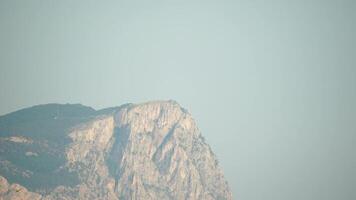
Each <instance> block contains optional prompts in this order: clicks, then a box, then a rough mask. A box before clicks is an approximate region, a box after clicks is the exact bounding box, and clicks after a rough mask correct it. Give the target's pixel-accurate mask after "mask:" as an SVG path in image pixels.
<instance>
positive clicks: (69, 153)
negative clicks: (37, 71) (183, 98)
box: [0, 100, 232, 199]
mask: <svg viewBox="0 0 356 200" xmlns="http://www.w3.org/2000/svg"><path fill="white" fill-rule="evenodd" d="M46 105H52V106H53V104H46ZM66 105H68V104H66ZM75 105H76V106H78V104H75ZM84 107H85V106H84ZM86 108H90V107H86ZM93 110H94V109H93ZM88 111H89V110H88ZM59 113H60V114H63V113H64V114H63V115H58V116H61V117H63V119H62V118H61V117H58V118H56V116H54V117H53V118H52V119H51V120H49V121H51V122H52V121H56V120H64V121H65V120H68V119H67V118H65V117H68V116H69V117H71V116H73V115H75V116H77V114H78V113H79V114H78V116H82V115H81V112H74V113H71V112H69V114H68V112H63V113H62V111H60V112H59ZM84 113H85V112H84ZM88 113H90V116H87V115H83V116H85V120H82V121H80V120H79V121H75V123H68V124H65V123H64V124H65V125H68V127H65V128H62V129H60V131H62V132H61V133H60V134H61V135H63V136H64V137H65V138H66V139H65V141H63V142H62V143H61V142H60V144H62V145H57V146H56V145H54V146H53V147H52V146H51V144H52V143H51V142H52V141H51V139H52V138H51V137H48V138H47V140H43V141H42V140H41V139H38V137H34V139H32V138H31V137H29V138H30V139H31V140H33V141H34V142H33V143H31V144H30V143H21V145H19V144H16V145H18V147H17V148H20V147H21V148H23V149H21V150H18V151H16V152H17V154H16V153H14V152H12V151H11V147H12V148H15V146H14V145H13V144H12V143H13V142H11V141H9V140H8V139H7V140H6V138H8V137H9V136H12V137H15V136H14V135H12V134H11V133H8V134H3V133H2V132H1V130H5V129H4V127H1V124H3V123H1V120H2V119H4V118H2V117H0V138H2V140H0V142H1V144H4V145H5V146H7V147H8V150H4V149H2V148H1V147H0V175H3V176H4V175H5V178H10V179H8V180H9V182H12V183H14V182H15V181H16V180H17V182H18V183H19V184H21V185H22V183H25V187H30V189H29V190H30V191H31V192H36V193H38V194H39V195H41V197H40V199H232V195H231V191H230V189H229V187H228V184H227V182H226V180H225V178H224V176H223V173H222V171H221V169H220V167H219V166H218V162H217V159H216V156H215V155H214V153H213V151H212V150H211V148H210V147H209V145H208V144H206V142H205V140H204V138H203V136H202V135H201V134H200V131H199V129H198V128H197V125H196V123H195V121H194V119H193V118H192V116H191V114H190V113H189V112H188V111H187V110H186V109H184V108H182V107H181V106H180V105H179V104H178V103H177V102H176V101H173V100H169V101H150V102H146V103H142V104H124V105H122V106H119V107H112V108H107V109H101V110H97V111H96V110H94V111H90V112H87V113H86V114H88ZM45 116H48V115H45ZM50 116H51V115H50ZM39 118H40V117H39ZM41 119H42V118H41ZM71 120H72V119H71V118H70V119H69V121H70V122H71ZM46 123H47V122H46ZM48 123H49V122H48ZM49 124H51V123H49ZM43 125H45V124H43ZM42 128H43V126H42ZM8 130H13V129H11V128H8ZM36 130H37V129H36ZM18 135H19V136H22V135H21V134H18ZM35 135H36V134H35ZM27 136H31V134H28V135H27ZM27 136H26V135H25V136H24V137H27ZM17 137H18V136H17ZM4 138H5V139H4ZM54 138H56V137H54ZM16 141H20V140H19V139H18V140H16ZM45 142H47V148H48V150H49V152H51V151H54V152H57V151H58V152H57V154H56V153H54V154H49V156H53V157H54V158H57V157H59V158H61V159H59V160H60V162H58V163H57V164H54V165H53V166H52V167H51V168H48V167H47V168H46V166H41V165H39V166H37V165H36V164H38V163H42V164H43V163H44V161H46V158H47V157H46V158H44V159H43V160H42V161H41V160H40V161H36V162H35V161H34V160H31V159H37V158H40V157H41V156H42V157H43V155H46V153H45V152H43V151H41V148H44V147H45V146H46V145H44V144H43V143H45ZM53 143H55V142H53ZM4 145H1V146H4ZM9 149H10V150H9ZM19 152H20V153H19ZM9 155H18V157H17V159H20V158H21V159H25V160H26V161H27V162H20V163H19V162H17V161H16V159H14V158H13V157H12V156H9ZM29 158H31V159H29ZM6 161H7V162H6ZM4 162H5V164H4ZM51 162H52V161H51ZM51 162H48V163H51ZM2 163H3V164H2ZM6 163H7V164H8V165H9V166H10V167H7V168H6V167H4V165H5V166H6ZM28 163H34V164H33V165H34V166H35V167H33V168H31V167H26V166H27V165H29V164H28ZM46 165H47V164H46ZM11 166H12V167H13V166H15V167H18V168H19V170H18V171H16V170H15V172H14V170H11V169H12V168H11ZM41 167H42V168H43V169H42V171H41ZM5 168H6V169H7V171H6V170H5ZM26 170H28V171H29V172H28V173H29V175H28V177H25V176H23V173H24V172H25V171H26ZM45 170H47V171H46V173H44V172H43V171H45ZM41 173H42V174H43V177H45V176H44V175H51V176H54V177H61V176H63V177H69V176H72V177H75V178H73V180H69V179H68V180H69V181H68V180H67V179H65V178H64V180H63V181H64V182H61V181H58V182H54V183H53V184H52V185H51V186H50V187H48V185H45V186H44V184H42V183H38V184H37V185H36V184H33V182H36V181H40V180H37V179H36V178H34V177H36V175H37V174H38V175H41ZM14 174H15V175H14ZM6 176H7V177H6ZM29 180H32V182H31V181H29ZM26 181H27V182H26ZM66 181H67V182H66ZM34 185H36V186H35V187H34ZM10 193H11V192H7V193H3V194H1V193H0V197H1V196H2V195H3V196H6V195H5V194H10Z"/></svg>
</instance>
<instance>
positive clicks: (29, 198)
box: [0, 176, 42, 200]
mask: <svg viewBox="0 0 356 200" xmlns="http://www.w3.org/2000/svg"><path fill="white" fill-rule="evenodd" d="M41 198H42V196H41V195H40V194H36V193H33V192H29V191H28V190H27V189H26V188H25V187H23V186H21V185H19V184H16V183H14V184H11V185H10V184H9V183H8V182H7V180H6V179H5V178H4V177H2V176H0V200H40V199H41Z"/></svg>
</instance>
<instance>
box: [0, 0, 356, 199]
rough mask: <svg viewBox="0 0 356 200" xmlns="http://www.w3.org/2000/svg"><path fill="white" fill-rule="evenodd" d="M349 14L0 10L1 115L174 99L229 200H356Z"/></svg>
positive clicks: (40, 0)
mask: <svg viewBox="0 0 356 200" xmlns="http://www.w3.org/2000/svg"><path fill="white" fill-rule="evenodd" d="M355 2H356V1H354V0H350V1H346V0H338V1H331V0H323V1H322V0H301V1H288V0H287V1H286V0H279V1H276V0H274V1H273V0H272V1H265V0H249V1H248V0H245V1H238V0H236V1H222V0H220V1H194V0H190V1H173V0H168V1H167V0H164V1H134V0H130V1H120V0H115V1H114V0H112V1H94V0H85V1H84V0H78V1H70V0H61V1H58V0H31V1H30V0H22V1H20V0H0V70H1V71H0V99H1V103H0V115H2V114H6V113H8V112H11V111H15V110H17V109H20V108H24V107H28V106H32V105H36V104H42V103H50V102H57V103H67V102H69V103H82V104H85V105H88V106H92V107H94V108H97V109H99V108H103V107H109V106H117V105H121V104H124V103H128V102H133V103H138V102H144V101H148V100H155V99H175V100H177V101H178V102H179V103H180V104H181V105H182V106H184V107H186V108H187V109H188V110H190V112H191V113H192V114H193V116H194V117H195V119H196V121H197V122H198V125H199V127H200V129H201V131H202V133H203V135H204V136H205V137H206V139H207V141H208V143H209V144H210V145H211V146H212V149H213V151H214V152H215V153H216V154H217V156H218V158H219V161H220V163H221V166H222V168H223V170H224V173H225V176H226V178H227V180H228V182H229V185H230V186H231V188H232V191H233V195H234V199H242V200H261V199H263V200H285V199H288V200H301V199H303V200H335V199H338V200H350V199H356V188H355V187H356V88H355V87H356V38H355V35H356V12H355V10H356V3H355Z"/></svg>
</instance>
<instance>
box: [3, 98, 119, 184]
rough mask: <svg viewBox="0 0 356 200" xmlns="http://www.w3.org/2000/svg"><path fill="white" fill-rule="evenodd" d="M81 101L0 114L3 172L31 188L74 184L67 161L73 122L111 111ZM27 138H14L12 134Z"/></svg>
mask: <svg viewBox="0 0 356 200" xmlns="http://www.w3.org/2000/svg"><path fill="white" fill-rule="evenodd" d="M112 111H113V109H110V108H109V109H105V110H100V111H96V110H94V109H93V108H90V107H86V106H83V105H80V104H64V105H62V104H46V105H39V106H34V107H31V108H27V109H23V110H19V111H16V112H13V113H10V114H7V115H4V116H1V117H0V174H1V175H3V176H5V177H6V178H7V179H8V180H9V182H11V183H14V182H18V183H21V184H22V185H24V186H25V187H27V188H29V189H32V190H41V191H46V190H48V189H50V188H54V187H55V186H58V185H75V184H76V183H77V182H78V180H77V176H76V174H72V173H70V172H69V171H68V170H66V168H64V165H65V148H66V145H67V144H68V143H69V142H70V138H69V137H68V132H69V131H70V129H71V128H72V127H73V126H76V125H78V124H80V123H83V122H87V121H89V120H91V119H93V118H94V117H96V116H98V115H102V114H106V113H110V112H112ZM14 136H15V137H17V138H21V139H23V140H24V141H13V140H11V139H10V137H14Z"/></svg>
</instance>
